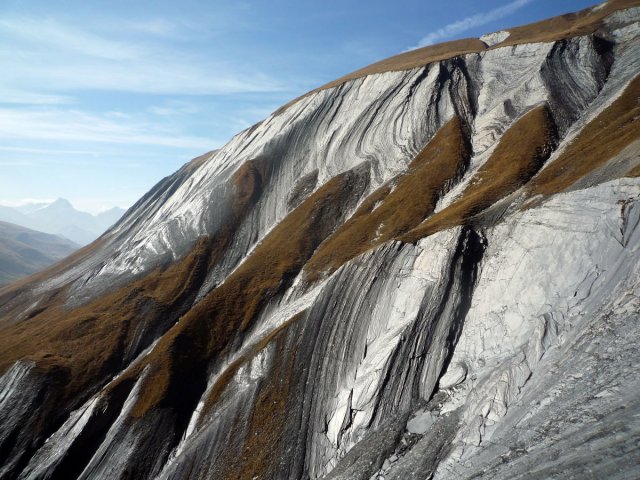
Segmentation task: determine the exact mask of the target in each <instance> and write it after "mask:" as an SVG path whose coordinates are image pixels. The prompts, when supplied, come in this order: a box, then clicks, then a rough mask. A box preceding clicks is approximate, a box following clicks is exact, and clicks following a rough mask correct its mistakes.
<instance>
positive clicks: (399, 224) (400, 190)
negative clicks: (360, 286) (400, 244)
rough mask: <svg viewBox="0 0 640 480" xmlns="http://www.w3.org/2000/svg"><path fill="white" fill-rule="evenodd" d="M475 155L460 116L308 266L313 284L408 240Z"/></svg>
mask: <svg viewBox="0 0 640 480" xmlns="http://www.w3.org/2000/svg"><path fill="white" fill-rule="evenodd" d="M468 156H469V150H468V148H467V145H466V138H465V136H464V134H463V131H462V126H461V123H460V120H459V119H458V118H457V117H454V118H453V119H452V120H450V121H449V122H448V123H447V124H446V125H445V126H443V127H442V128H441V129H440V130H439V131H438V133H437V134H436V135H435V136H434V137H433V139H432V140H431V141H430V142H429V143H428V144H427V145H426V146H425V147H424V148H423V149H422V151H421V152H420V153H419V154H418V155H417V156H416V157H415V158H414V159H413V161H412V162H411V164H410V165H409V168H408V170H407V172H406V173H404V174H402V175H400V176H399V177H397V178H396V179H394V181H393V183H395V188H393V189H392V187H391V185H390V184H386V185H383V186H382V187H380V188H379V189H377V190H376V191H375V192H373V193H372V194H371V195H370V196H369V197H368V198H367V199H366V200H365V201H364V202H363V204H362V205H361V206H360V207H359V208H358V210H357V211H356V212H355V214H354V215H353V216H352V217H351V218H350V219H349V220H348V221H347V222H346V223H345V224H344V225H343V226H342V227H340V228H339V229H338V231H337V232H336V233H335V234H334V235H332V236H331V237H329V238H328V239H327V240H326V241H325V242H323V243H322V244H321V245H320V247H319V248H318V250H317V251H316V253H315V254H314V255H313V257H312V258H311V260H310V261H309V262H308V263H307V265H306V266H305V272H306V273H307V280H309V281H315V280H317V279H318V277H319V276H320V275H321V274H322V273H323V272H326V273H332V272H333V271H335V270H336V269H338V268H339V267H340V266H341V265H343V264H344V263H345V262H347V261H349V260H351V259H352V258H354V257H356V256H358V255H360V254H361V253H363V252H365V251H367V250H368V249H371V248H374V247H376V246H378V245H381V244H382V243H384V242H387V241H389V240H390V239H393V238H396V237H397V236H399V235H402V234H404V233H406V232H408V231H409V230H411V229H412V228H414V227H415V226H417V225H418V224H420V222H422V221H423V220H424V219H425V218H426V217H427V216H428V215H430V214H431V213H432V212H433V210H434V208H435V206H436V202H437V201H438V199H439V198H440V197H441V195H442V194H443V193H444V192H445V191H446V190H447V189H448V188H449V187H450V185H451V184H452V183H453V182H454V181H455V180H456V179H457V178H459V177H460V175H461V174H462V172H463V170H464V168H465V165H466V163H467V161H468Z"/></svg>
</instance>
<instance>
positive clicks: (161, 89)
mask: <svg viewBox="0 0 640 480" xmlns="http://www.w3.org/2000/svg"><path fill="white" fill-rule="evenodd" d="M112 27H113V28H111V29H107V30H108V31H104V32H99V33H95V32H93V31H91V30H89V29H88V28H84V27H81V26H77V25H72V24H69V23H65V22H61V21H58V20H55V19H50V18H45V19H33V18H24V17H11V18H3V19H0V64H1V65H3V73H2V76H1V77H0V98H3V99H5V100H4V103H6V102H7V100H6V99H7V98H8V99H9V100H8V101H9V102H12V103H33V104H42V103H62V101H64V96H62V95H64V92H76V91H82V90H85V91H87V90H94V91H95V90H99V91H113V92H133V93H145V94H149V93H151V94H179V95H217V94H230V93H243V92H274V91H282V90H284V89H285V87H284V86H283V85H282V84H280V83H279V82H278V81H276V80H275V79H274V78H272V77H270V76H269V75H267V74H265V73H263V72H260V71H256V69H255V68H254V67H253V66H251V65H242V64H240V63H239V62H232V61H230V60H229V59H225V58H223V57H217V58H215V57H214V56H212V55H207V56H206V57H203V56H200V55H198V54H197V53H194V51H193V50H192V49H189V48H188V46H187V47H185V48H181V47H180V44H175V43H172V42H171V41H166V40H167V39H166V38H164V37H166V36H170V35H172V34H173V33H174V32H176V31H178V30H179V29H180V28H187V27H184V26H183V25H181V24H177V23H176V24H172V23H171V22H168V21H149V22H148V23H143V22H141V23H137V24H133V23H130V24H125V25H124V26H123V25H115V24H114V25H113V26H112ZM140 32H143V33H144V32H153V33H154V34H155V35H143V36H142V37H141V36H140V35H139V33H140ZM136 33H138V34H136Z"/></svg>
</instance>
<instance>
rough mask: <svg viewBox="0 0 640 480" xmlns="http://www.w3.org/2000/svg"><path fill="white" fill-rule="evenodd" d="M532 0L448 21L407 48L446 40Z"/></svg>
mask: <svg viewBox="0 0 640 480" xmlns="http://www.w3.org/2000/svg"><path fill="white" fill-rule="evenodd" d="M533 1H534V0H514V1H512V2H510V3H507V4H506V5H502V6H501V7H498V8H494V9H493V10H489V11H487V12H481V13H477V14H475V15H471V16H470V17H466V18H463V19H462V20H458V21H456V22H453V23H450V24H448V25H445V26H444V27H442V28H440V29H438V30H436V31H434V32H431V33H430V34H428V35H427V36H426V37H423V38H422V39H421V40H420V41H419V42H418V44H417V45H415V46H413V47H411V48H409V49H408V50H414V49H416V48H420V47H426V46H428V45H432V44H434V43H437V42H439V41H441V40H446V39H449V38H451V37H454V36H456V35H458V34H460V33H463V32H466V31H468V30H471V29H473V28H477V27H481V26H482V25H486V24H487V23H491V22H493V21H495V20H499V19H501V18H504V17H507V16H509V15H512V14H513V13H515V12H517V11H518V10H520V9H521V8H522V7H524V6H525V5H527V4H529V3H531V2H533Z"/></svg>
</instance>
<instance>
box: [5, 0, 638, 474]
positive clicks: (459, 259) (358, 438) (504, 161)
mask: <svg viewBox="0 0 640 480" xmlns="http://www.w3.org/2000/svg"><path fill="white" fill-rule="evenodd" d="M639 21H640V4H639V2H637V1H631V0H617V1H616V0H611V1H609V2H607V3H605V4H603V5H601V6H599V7H596V8H594V9H588V10H586V11H583V12H579V13H578V14H575V15H570V16H565V17H560V18H557V19H552V20H549V21H546V22H540V23H538V24H534V25H531V26H528V27H518V28H516V29H512V30H507V31H503V32H496V33H494V34H491V35H488V36H484V37H482V39H480V40H468V41H458V42H451V43H450V44H443V45H439V46H434V47H427V48H425V49H421V50H418V51H415V52H408V53H406V54H402V55H400V56H398V57H394V58H392V59H388V60H385V61H382V62H379V63H378V64H375V65H373V66H371V67H367V68H365V69H363V70H361V71H358V72H355V73H354V74H351V75H348V76H346V77H344V78H343V79H339V80H337V81H336V82H333V83H331V84H329V85H327V86H325V87H322V88H319V89H317V90H315V91H313V92H310V93H309V94H307V95H305V96H303V97H301V98H300V99H297V100H296V101H294V102H292V103H290V104H288V105H286V106H284V107H283V108H281V109H280V110H278V111H277V112H275V113H274V114H272V115H271V116H270V117H269V118H267V119H265V120H264V121H263V122H261V123H259V124H257V125H255V126H253V127H252V128H250V129H248V130H245V131H244V132H241V133H240V134H238V135H237V136H236V137H234V138H233V139H232V140H231V141H230V142H229V143H228V144H227V145H225V146H224V147H223V148H221V149H220V150H217V151H214V152H211V153H209V154H206V155H203V156H202V157H199V158H197V159H194V160H193V161H192V162H190V163H188V164H186V165H185V166H184V167H183V168H182V169H180V170H179V171H178V172H176V173H175V174H174V175H172V176H170V177H167V178H165V179H164V180H162V181H161V182H160V183H159V184H158V185H156V186H155V187H154V188H153V189H152V190H151V191H150V192H149V193H148V194H146V195H145V196H144V197H143V198H141V199H140V200H139V201H138V203H137V204H136V205H135V206H134V207H132V208H131V209H130V210H129V211H128V212H127V214H126V215H125V216H124V217H123V218H122V219H121V220H120V221H119V222H118V223H117V224H116V225H115V226H114V227H113V228H112V229H111V230H110V231H109V232H107V234H105V235H104V236H102V237H101V238H100V239H99V240H97V241H96V242H94V243H93V244H92V245H90V246H88V247H85V248H84V249H82V250H80V251H79V252H77V253H76V254H74V255H73V256H72V257H70V258H68V259H67V260H65V261H64V262H63V263H60V264H58V265H55V266H54V267H51V268H50V269H48V270H46V271H45V272H43V273H41V274H38V275H36V276H34V277H31V278H29V279H28V280H26V281H23V282H20V283H17V284H14V285H12V286H10V287H7V288H5V289H3V290H0V425H1V426H2V428H0V478H2V479H75V478H82V479H115V478H122V479H125V478H136V479H204V478H215V479H227V478H228V479H237V478H241V479H245V478H246V479H256V478H260V479H320V478H326V479H345V480H346V479H362V480H369V479H372V478H385V479H411V478H415V479H430V478H434V479H460V478H487V479H489V478H490V479H501V478H504V479H510V478H540V479H542V478H554V477H555V478H621V479H623V478H624V479H626V478H637V477H638V475H640V470H639V469H638V465H639V464H640V448H639V447H638V445H639V443H640V420H639V419H640V383H639V380H638V375H637V371H638V367H639V366H640V365H639V359H640V355H639V353H640V352H638V348H639V345H640V338H639V336H640V329H639V327H638V320H639V318H638V317H639V315H640V314H639V312H640V261H639V260H638V258H639V257H638V254H639V252H638V250H639V248H640V228H639V225H640V179H638V176H639V174H640V123H639V122H640V120H639V119H640V101H639V98H640V77H639V76H638V75H639V74H640V63H639V62H638V59H639V58H640V29H639V28H638V24H639Z"/></svg>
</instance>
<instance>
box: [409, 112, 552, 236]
mask: <svg viewBox="0 0 640 480" xmlns="http://www.w3.org/2000/svg"><path fill="white" fill-rule="evenodd" d="M556 136H557V133H556V128H555V124H554V122H553V119H552V118H551V114H550V113H549V110H548V108H547V107H546V106H539V107H536V108H534V109H532V110H530V111H529V112H528V113H526V114H525V115H524V116H522V117H521V118H520V119H518V120H517V121H516V122H515V123H514V124H513V125H512V126H511V128H509V130H507V131H506V132H505V134H504V135H503V136H502V139H501V140H500V143H499V144H498V146H497V147H496V149H495V150H494V151H493V153H492V155H491V157H490V158H489V159H488V160H487V161H486V163H485V164H484V165H483V166H482V167H480V169H479V170H478V172H477V173H476V175H475V177H474V178H473V179H472V180H471V183H470V184H469V186H468V187H467V188H466V189H465V191H464V192H463V193H462V195H461V196H460V199H459V200H457V201H455V202H454V203H452V204H451V205H449V206H448V207H446V208H444V209H443V210H440V211H439V212H438V213H436V214H435V215H433V216H431V217H429V218H428V219H427V220H426V221H425V222H423V223H422V224H421V225H419V226H418V227H416V228H414V229H413V230H411V231H410V232H409V233H408V234H406V235H404V236H403V237H401V239H402V240H404V241H407V242H415V241H417V240H419V239H420V238H422V237H426V236H428V235H432V234H433V233H436V232H438V231H440V230H444V229H447V228H450V227H453V226H456V225H464V224H465V223H466V222H467V221H468V220H469V219H470V218H471V217H473V216H474V215H476V214H478V213H480V212H481V211H483V210H485V209H486V208H487V207H490V206H491V205H493V204H494V203H495V202H496V201H498V200H500V199H501V198H503V197H505V196H506V195H509V194H510V193H513V192H514V191H516V190H517V189H518V188H520V187H521V186H522V185H524V184H525V183H526V182H527V181H528V180H529V179H530V178H531V177H532V176H533V175H534V174H535V173H536V172H537V171H538V170H539V169H540V167H541V166H542V164H543V163H544V161H545V160H546V159H547V158H548V157H549V154H550V153H551V151H552V150H553V146H554V144H555V141H556Z"/></svg>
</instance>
